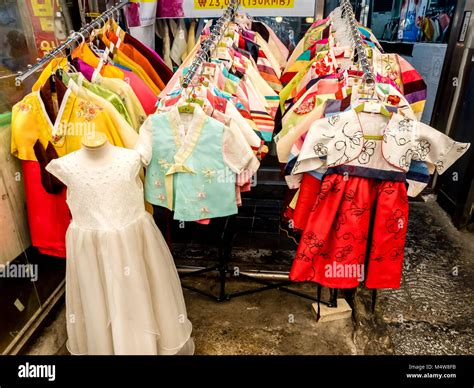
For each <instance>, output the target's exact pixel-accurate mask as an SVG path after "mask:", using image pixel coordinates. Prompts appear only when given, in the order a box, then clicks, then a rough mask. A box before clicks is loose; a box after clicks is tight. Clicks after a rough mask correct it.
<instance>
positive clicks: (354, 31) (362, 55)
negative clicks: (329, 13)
mask: <svg viewBox="0 0 474 388" xmlns="http://www.w3.org/2000/svg"><path fill="white" fill-rule="evenodd" d="M340 4H341V8H342V10H343V11H344V19H345V20H346V22H347V26H348V28H349V29H350V31H351V37H352V42H353V44H354V46H355V49H356V52H357V59H358V61H359V63H360V65H361V67H362V71H363V72H364V75H363V76H362V79H363V81H364V82H365V83H366V84H367V85H368V86H375V82H376V77H375V74H374V72H373V71H372V68H371V66H370V64H369V60H368V59H367V53H366V51H365V48H364V46H363V44H362V43H363V42H362V38H361V37H360V32H359V29H358V27H357V20H356V17H355V14H354V9H353V8H352V4H351V2H350V1H349V0H341V3H340Z"/></svg>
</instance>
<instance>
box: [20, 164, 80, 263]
mask: <svg viewBox="0 0 474 388" xmlns="http://www.w3.org/2000/svg"><path fill="white" fill-rule="evenodd" d="M21 165H22V170H23V179H24V184H25V196H26V208H27V213H28V224H29V227H30V235H31V243H32V245H33V246H34V247H37V248H38V249H39V251H40V252H41V253H44V254H47V255H50V256H58V257H66V241H65V240H66V230H67V228H68V226H69V222H70V219H71V218H70V213H69V208H68V206H67V204H66V189H64V190H63V191H61V193H59V194H48V193H47V192H46V190H45V189H44V187H43V185H42V184H41V172H40V166H39V163H38V162H36V161H31V160H22V161H21Z"/></svg>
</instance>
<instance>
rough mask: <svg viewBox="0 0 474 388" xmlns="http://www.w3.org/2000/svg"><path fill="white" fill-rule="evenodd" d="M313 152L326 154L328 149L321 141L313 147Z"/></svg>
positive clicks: (317, 154)
mask: <svg viewBox="0 0 474 388" xmlns="http://www.w3.org/2000/svg"><path fill="white" fill-rule="evenodd" d="M313 150H314V153H315V154H316V156H318V157H321V156H326V155H327V154H328V149H327V147H326V146H325V145H324V144H323V143H318V144H316V145H315V146H314V147H313Z"/></svg>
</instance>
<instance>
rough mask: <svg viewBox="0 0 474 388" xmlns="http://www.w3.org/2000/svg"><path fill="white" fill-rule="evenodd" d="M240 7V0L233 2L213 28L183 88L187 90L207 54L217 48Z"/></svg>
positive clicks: (188, 72)
mask: <svg viewBox="0 0 474 388" xmlns="http://www.w3.org/2000/svg"><path fill="white" fill-rule="evenodd" d="M238 7H239V0H231V1H230V3H229V5H228V7H227V9H226V10H225V11H224V14H223V15H222V16H221V17H220V18H219V19H218V20H217V22H216V23H215V24H214V25H213V26H212V28H211V33H210V35H209V37H208V38H207V39H206V40H205V41H204V42H203V43H202V46H201V48H200V49H199V51H198V53H197V54H196V58H194V60H193V62H192V63H191V65H190V66H189V69H188V71H187V73H186V75H185V77H184V80H183V82H182V86H183V88H187V87H188V86H189V84H190V83H191V81H192V79H193V77H194V76H195V75H196V72H197V70H198V69H199V67H200V66H201V65H202V63H203V62H204V61H205V60H206V56H207V52H208V51H209V50H212V49H213V48H215V47H216V46H217V44H218V43H219V41H220V40H221V38H222V35H223V33H224V31H225V29H226V27H227V25H228V24H229V22H230V21H231V20H232V19H233V17H234V15H235V12H236V11H237V9H238Z"/></svg>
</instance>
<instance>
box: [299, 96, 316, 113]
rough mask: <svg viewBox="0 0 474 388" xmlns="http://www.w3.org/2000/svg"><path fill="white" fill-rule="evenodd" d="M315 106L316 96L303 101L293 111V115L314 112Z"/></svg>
mask: <svg viewBox="0 0 474 388" xmlns="http://www.w3.org/2000/svg"><path fill="white" fill-rule="evenodd" d="M315 106H316V96H312V97H310V98H308V99H306V100H305V101H303V102H302V103H301V104H300V106H298V108H296V109H295V113H296V114H298V115H305V114H307V113H309V112H312V111H313V110H314V107H315Z"/></svg>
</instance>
